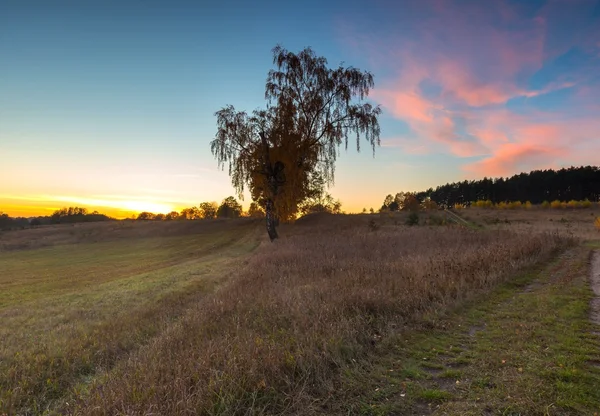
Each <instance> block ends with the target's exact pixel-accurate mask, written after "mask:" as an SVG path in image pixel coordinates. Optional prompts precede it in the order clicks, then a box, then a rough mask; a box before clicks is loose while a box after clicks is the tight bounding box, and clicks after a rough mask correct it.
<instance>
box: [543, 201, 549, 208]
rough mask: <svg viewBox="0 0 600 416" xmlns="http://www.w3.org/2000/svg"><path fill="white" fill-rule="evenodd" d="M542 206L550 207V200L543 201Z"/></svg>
mask: <svg viewBox="0 0 600 416" xmlns="http://www.w3.org/2000/svg"><path fill="white" fill-rule="evenodd" d="M542 208H550V202H548V201H544V202H542Z"/></svg>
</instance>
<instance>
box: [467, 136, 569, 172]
mask: <svg viewBox="0 0 600 416" xmlns="http://www.w3.org/2000/svg"><path fill="white" fill-rule="evenodd" d="M560 155H561V151H560V149H556V148H548V147H536V146H533V145H530V144H528V143H506V144H504V145H502V146H500V147H498V148H497V149H496V151H495V152H494V155H493V156H490V157H488V158H485V159H483V160H481V161H479V162H476V163H472V164H470V165H467V166H466V167H465V170H466V171H468V172H473V173H475V174H477V175H480V174H484V176H504V175H508V174H510V173H515V172H517V171H525V170H530V169H534V168H537V167H540V166H548V162H552V161H553V160H554V159H557V158H558V157H559V156H560Z"/></svg>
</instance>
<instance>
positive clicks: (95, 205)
mask: <svg viewBox="0 0 600 416" xmlns="http://www.w3.org/2000/svg"><path fill="white" fill-rule="evenodd" d="M191 205H193V204H190V205H189V206H191ZM74 206H78V207H82V208H86V209H87V210H88V211H89V212H93V211H98V212H100V213H101V214H105V215H108V216H109V217H113V218H117V219H123V218H130V217H131V216H132V215H137V214H139V213H140V212H143V211H148V212H152V213H155V214H158V213H163V214H167V213H169V212H171V211H177V212H179V211H180V210H181V209H183V206H179V205H176V204H172V203H167V202H160V201H152V200H142V199H139V200H135V199H133V198H131V199H126V198H124V199H122V200H119V199H115V200H108V199H97V198H83V197H63V196H23V197H18V196H12V195H11V196H6V195H0V211H2V212H5V213H6V214H8V215H10V216H11V217H37V216H47V215H52V213H53V212H54V211H56V210H58V209H61V208H64V207H74Z"/></svg>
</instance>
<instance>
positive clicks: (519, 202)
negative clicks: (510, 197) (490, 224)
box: [508, 201, 521, 209]
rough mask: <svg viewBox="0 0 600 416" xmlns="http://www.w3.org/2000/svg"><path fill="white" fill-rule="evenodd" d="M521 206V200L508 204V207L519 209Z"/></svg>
mask: <svg viewBox="0 0 600 416" xmlns="http://www.w3.org/2000/svg"><path fill="white" fill-rule="evenodd" d="M519 208H521V201H514V202H510V203H509V204H508V209H519Z"/></svg>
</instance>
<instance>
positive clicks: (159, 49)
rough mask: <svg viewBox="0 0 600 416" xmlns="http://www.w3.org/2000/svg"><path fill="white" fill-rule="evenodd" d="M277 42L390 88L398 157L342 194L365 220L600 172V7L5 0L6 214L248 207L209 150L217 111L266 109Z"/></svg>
mask: <svg viewBox="0 0 600 416" xmlns="http://www.w3.org/2000/svg"><path fill="white" fill-rule="evenodd" d="M278 43H279V44H282V45H283V46H284V47H286V48H287V49H289V50H292V51H299V50H300V49H302V48H304V47H306V46H311V47H312V48H313V49H314V50H315V52H316V53H317V54H318V55H323V56H325V57H326V58H327V59H328V61H329V64H330V65H331V66H336V65H338V64H339V63H340V62H341V61H344V62H345V64H346V65H352V66H355V67H358V68H361V69H365V70H369V71H371V72H373V74H374V76H375V84H376V87H375V90H374V91H373V93H372V94H371V99H372V100H373V101H375V102H377V103H380V104H382V106H383V109H384V114H383V116H382V118H381V128H382V133H381V138H382V144H383V146H382V147H381V148H379V149H377V152H376V156H375V158H374V159H373V157H372V155H371V152H370V151H369V150H368V147H366V146H365V147H363V149H364V150H363V151H362V152H361V153H360V154H357V153H356V151H355V149H353V148H352V147H350V148H349V151H348V152H345V151H344V150H342V152H341V157H340V158H339V161H338V165H337V166H338V168H337V175H336V182H335V186H334V187H333V188H332V189H331V190H330V191H331V193H332V194H333V195H334V196H335V197H338V198H340V199H341V200H342V202H343V204H344V206H345V208H346V209H347V210H349V211H358V210H360V209H362V208H363V207H367V208H369V207H371V206H373V207H375V208H377V207H378V206H379V205H380V204H381V201H382V200H383V198H384V197H385V195H386V194H388V193H395V192H398V191H403V190H404V191H407V190H421V189H425V188H428V187H430V186H433V187H435V186H436V185H438V184H443V183H446V182H448V181H454V180H461V179H475V178H480V177H482V176H500V175H511V174H514V173H519V172H520V171H522V170H530V169H537V168H556V167H560V166H570V165H579V164H590V163H597V161H596V159H597V157H596V158H595V157H594V153H593V152H596V154H600V145H599V143H600V124H599V121H598V120H600V117H598V111H599V110H600V104H599V103H600V100H599V99H598V97H600V95H599V94H598V93H600V75H599V74H600V1H585V0H582V1H578V2H575V3H571V4H570V5H569V4H567V2H560V1H558V2H556V1H553V2H544V1H540V2H501V1H496V2H494V1H491V2H477V1H471V2H469V1H456V2H451V1H429V0H427V1H399V2H393V1H374V2H370V3H367V2H364V1H361V2H353V1H350V2H347V1H344V2H333V1H332V2H317V1H309V2H302V3H300V2H298V3H292V2H289V3H288V2H275V1H272V2H267V1H263V2H261V1H257V2H245V1H223V2H213V4H208V3H204V2H193V1H187V2H185V1H126V2H123V1H119V2H117V1H51V0H45V1H27V0H24V1H16V0H15V1H10V0H2V1H1V2H0V57H1V59H0V62H1V63H0V75H1V76H0V152H1V153H2V156H3V162H2V163H1V164H0V178H1V179H0V181H1V182H0V210H3V211H5V212H8V213H10V214H13V215H16V214H33V213H36V214H38V213H39V214H43V213H45V212H49V211H51V210H53V209H56V208H60V207H62V206H68V205H74V204H79V205H86V206H89V207H94V208H97V209H100V210H102V211H105V212H106V211H108V210H111V212H117V211H118V212H119V213H120V214H119V215H125V213H128V212H130V211H139V210H142V209H150V210H154V211H164V210H167V209H169V208H175V209H178V208H182V207H185V206H190V205H196V204H198V203H199V202H201V201H213V200H214V201H220V200H222V199H223V198H225V197H227V196H229V195H232V194H234V191H233V188H232V187H231V184H230V180H229V178H228V176H227V172H221V171H219V170H218V169H217V164H216V161H215V160H214V159H213V157H212V155H211V153H210V149H209V142H210V141H211V140H212V139H213V137H214V134H215V132H216V122H215V121H216V119H215V117H214V112H215V111H217V110H219V109H220V108H221V107H222V106H225V105H227V104H233V105H234V106H235V107H236V108H237V109H240V110H241V109H245V110H248V111H251V110H253V109H255V108H258V107H263V106H264V103H265V102H264V82H265V79H266V75H267V72H268V71H269V69H271V67H272V65H271V59H272V56H271V49H272V48H273V47H274V46H275V45H276V44H278ZM248 203H249V201H248V200H246V201H245V205H247V204H248Z"/></svg>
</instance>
